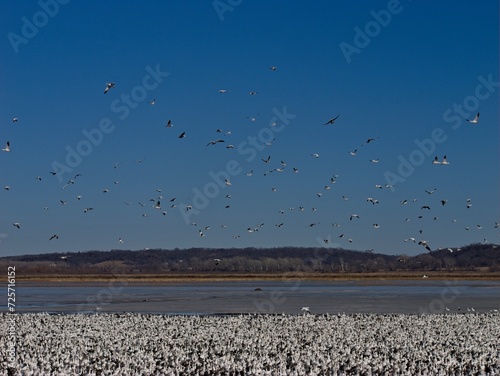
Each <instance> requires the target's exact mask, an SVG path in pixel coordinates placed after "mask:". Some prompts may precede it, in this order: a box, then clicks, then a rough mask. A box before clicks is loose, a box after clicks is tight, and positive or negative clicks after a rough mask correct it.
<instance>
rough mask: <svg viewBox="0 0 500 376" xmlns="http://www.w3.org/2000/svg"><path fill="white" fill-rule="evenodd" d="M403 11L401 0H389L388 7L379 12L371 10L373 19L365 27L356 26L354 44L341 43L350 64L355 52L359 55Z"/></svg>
mask: <svg viewBox="0 0 500 376" xmlns="http://www.w3.org/2000/svg"><path fill="white" fill-rule="evenodd" d="M402 11H403V6H402V5H401V2H400V1H399V0H389V2H388V3H387V8H386V9H382V10H379V11H378V12H376V11H374V10H371V11H370V15H371V16H372V18H373V19H372V20H370V21H368V22H367V23H366V24H365V27H364V28H363V29H361V28H360V27H358V26H356V27H354V38H353V44H349V43H347V42H341V43H340V44H339V48H340V51H342V54H343V55H344V58H345V59H346V61H347V63H348V64H350V63H351V61H352V58H351V56H352V55H353V54H357V55H359V54H360V53H361V51H362V50H363V49H364V48H366V47H368V45H369V44H370V43H371V41H372V40H373V38H375V37H377V36H378V35H379V34H380V33H381V32H382V30H383V28H386V27H387V26H388V25H389V24H390V23H391V20H392V16H395V15H397V14H399V13H401V12H402Z"/></svg>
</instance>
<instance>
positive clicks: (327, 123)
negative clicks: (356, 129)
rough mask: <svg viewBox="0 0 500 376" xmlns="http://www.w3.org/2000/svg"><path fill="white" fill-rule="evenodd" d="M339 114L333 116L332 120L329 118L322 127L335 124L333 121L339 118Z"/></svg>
mask: <svg viewBox="0 0 500 376" xmlns="http://www.w3.org/2000/svg"><path fill="white" fill-rule="evenodd" d="M339 116H340V114H338V115H337V116H335V117H334V118H331V119H330V120H328V121H327V122H326V123H325V124H323V125H329V124H333V123H335V120H337V119H338V118H339Z"/></svg>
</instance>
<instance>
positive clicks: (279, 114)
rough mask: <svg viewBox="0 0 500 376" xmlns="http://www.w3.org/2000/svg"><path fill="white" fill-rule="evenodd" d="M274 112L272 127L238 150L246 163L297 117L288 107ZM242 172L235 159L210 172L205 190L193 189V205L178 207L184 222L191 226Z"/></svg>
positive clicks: (265, 129) (246, 142)
mask: <svg viewBox="0 0 500 376" xmlns="http://www.w3.org/2000/svg"><path fill="white" fill-rule="evenodd" d="M272 112H273V114H274V116H272V117H271V119H270V121H269V125H270V127H269V128H267V127H264V128H261V129H260V130H259V132H258V134H257V136H248V137H247V139H246V140H245V141H242V142H241V143H240V144H239V145H238V147H237V148H236V150H237V151H238V154H239V155H240V156H246V158H245V161H247V162H249V163H251V162H252V161H253V160H255V158H256V157H257V154H258V152H260V151H262V150H264V148H265V147H266V144H267V143H270V142H272V140H273V139H274V137H275V135H276V133H280V132H282V131H283V130H284V129H285V128H286V126H287V125H288V124H290V120H292V119H294V118H295V117H296V116H297V115H294V114H290V113H288V112H287V108H286V106H283V109H282V110H278V109H277V108H273V110H272ZM242 171H243V169H242V167H241V164H240V162H238V161H237V160H235V159H232V160H230V161H228V162H227V163H226V166H225V168H224V169H223V170H220V171H218V172H214V171H210V172H209V173H208V176H209V181H208V182H207V183H205V185H204V186H203V188H201V189H200V188H198V187H194V188H193V190H192V191H193V194H194V196H193V200H192V204H191V205H186V204H185V203H181V204H179V205H178V206H177V207H178V209H179V211H180V213H181V215H182V217H183V218H184V222H185V223H186V224H190V223H191V220H190V217H191V216H193V215H198V214H200V212H201V211H202V210H203V209H205V208H206V207H207V206H208V205H209V204H210V200H212V199H214V198H216V197H217V196H219V194H220V192H221V190H222V189H224V188H226V187H227V185H226V181H230V179H231V177H234V176H238V175H239V174H241V172H242Z"/></svg>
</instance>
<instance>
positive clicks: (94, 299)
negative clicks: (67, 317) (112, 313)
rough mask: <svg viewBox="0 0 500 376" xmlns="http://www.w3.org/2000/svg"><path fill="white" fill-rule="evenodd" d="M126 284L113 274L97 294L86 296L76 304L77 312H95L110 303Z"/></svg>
mask: <svg viewBox="0 0 500 376" xmlns="http://www.w3.org/2000/svg"><path fill="white" fill-rule="evenodd" d="M126 286H128V283H127V282H125V281H120V276H119V275H116V274H113V275H112V279H111V280H110V281H109V282H108V285H107V286H106V287H103V288H101V289H100V290H99V291H98V292H97V294H95V295H92V296H88V297H87V299H86V300H85V301H86V302H85V303H81V304H79V305H78V307H77V312H88V311H94V312H97V311H98V310H100V309H101V308H102V306H103V305H105V304H111V303H112V302H113V300H115V299H116V296H117V295H120V294H121V293H122V291H123V289H124V288H125V287H126Z"/></svg>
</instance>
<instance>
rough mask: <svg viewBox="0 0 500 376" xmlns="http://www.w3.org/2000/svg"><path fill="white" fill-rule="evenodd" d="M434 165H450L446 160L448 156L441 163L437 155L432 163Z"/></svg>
mask: <svg viewBox="0 0 500 376" xmlns="http://www.w3.org/2000/svg"><path fill="white" fill-rule="evenodd" d="M432 164H439V165H449V164H450V162H448V161H447V159H446V155H445V156H444V157H443V160H442V161H441V162H440V161H439V159H438V157H437V155H436V157H435V158H434V160H433V161H432Z"/></svg>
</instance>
